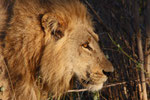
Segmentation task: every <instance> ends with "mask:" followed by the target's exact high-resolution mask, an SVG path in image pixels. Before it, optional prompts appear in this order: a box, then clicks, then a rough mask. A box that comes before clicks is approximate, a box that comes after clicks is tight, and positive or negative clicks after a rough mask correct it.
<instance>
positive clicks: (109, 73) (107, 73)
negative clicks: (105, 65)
mask: <svg viewBox="0 0 150 100" xmlns="http://www.w3.org/2000/svg"><path fill="white" fill-rule="evenodd" d="M103 73H104V74H105V75H106V76H107V77H109V76H111V73H112V72H106V71H104V70H103Z"/></svg>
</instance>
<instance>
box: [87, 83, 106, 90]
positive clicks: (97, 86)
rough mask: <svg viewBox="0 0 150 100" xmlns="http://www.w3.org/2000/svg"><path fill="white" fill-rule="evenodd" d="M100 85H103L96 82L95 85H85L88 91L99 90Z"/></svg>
mask: <svg viewBox="0 0 150 100" xmlns="http://www.w3.org/2000/svg"><path fill="white" fill-rule="evenodd" d="M102 87H103V83H101V84H97V85H89V86H87V89H88V90H89V91H92V92H94V91H98V90H101V89H102Z"/></svg>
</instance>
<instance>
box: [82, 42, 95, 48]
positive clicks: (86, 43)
mask: <svg viewBox="0 0 150 100" xmlns="http://www.w3.org/2000/svg"><path fill="white" fill-rule="evenodd" d="M82 47H84V48H86V49H89V50H93V49H92V48H91V47H90V46H89V42H85V43H84V44H82Z"/></svg>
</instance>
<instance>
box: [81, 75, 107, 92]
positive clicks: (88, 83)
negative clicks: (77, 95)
mask: <svg viewBox="0 0 150 100" xmlns="http://www.w3.org/2000/svg"><path fill="white" fill-rule="evenodd" d="M106 81H107V77H104V78H100V79H99V81H93V80H92V79H90V78H89V79H86V80H84V79H81V81H80V83H81V84H82V86H83V87H85V88H86V89H88V90H89V91H98V90H101V89H102V87H103V84H104V83H105V82H106Z"/></svg>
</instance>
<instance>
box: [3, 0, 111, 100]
mask: <svg viewBox="0 0 150 100" xmlns="http://www.w3.org/2000/svg"><path fill="white" fill-rule="evenodd" d="M0 1H1V0H0ZM12 1H13V0H12ZM0 5H2V4H0ZM0 7H1V6H0ZM11 7H12V8H13V9H12V11H11V13H9V14H10V15H9V20H7V21H8V22H7V23H8V25H6V26H5V28H3V30H4V32H5V34H6V37H5V39H4V40H3V42H2V43H3V55H4V57H5V60H6V63H7V66H8V68H9V73H10V76H11V81H12V83H13V87H14V91H15V95H14V93H13V92H11V93H10V96H9V100H12V99H14V98H16V99H17V100H45V99H46V98H47V97H48V92H49V93H50V94H51V95H52V96H53V97H56V98H57V97H59V96H61V95H62V94H64V93H65V92H67V90H68V89H70V87H71V85H70V84H71V80H72V78H73V77H76V79H78V80H79V81H80V83H81V84H82V85H83V86H84V87H85V88H87V89H89V90H90V91H96V90H99V89H101V88H102V86H103V83H104V82H105V81H106V80H107V77H106V76H105V75H104V74H103V72H102V71H103V70H105V71H107V72H109V71H113V67H112V65H111V63H110V62H109V61H108V60H107V59H106V58H105V56H104V54H103V52H102V51H101V50H100V48H99V45H98V36H97V35H96V34H95V33H94V31H93V25H92V19H91V17H90V14H89V13H88V11H87V9H86V7H85V6H84V5H83V4H82V3H81V2H80V1H79V0H14V1H13V2H12V4H11ZM11 7H9V8H11ZM8 10H10V9H8ZM3 11H4V10H3V9H0V13H2V12H3ZM3 14H4V16H0V17H1V18H0V20H2V21H3V20H5V18H6V17H5V16H7V14H5V13H3ZM5 22H6V21H4V22H3V23H5ZM3 23H0V24H1V25H2V24H3ZM2 26H3V25H2ZM1 30H2V28H1ZM1 30H0V31H1ZM58 30H59V31H58ZM85 42H88V43H89V46H90V48H91V49H90V50H89V49H87V48H84V47H83V46H82V45H83V44H84V43H85ZM37 75H40V77H41V80H40V88H39V86H38V85H37Z"/></svg>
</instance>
